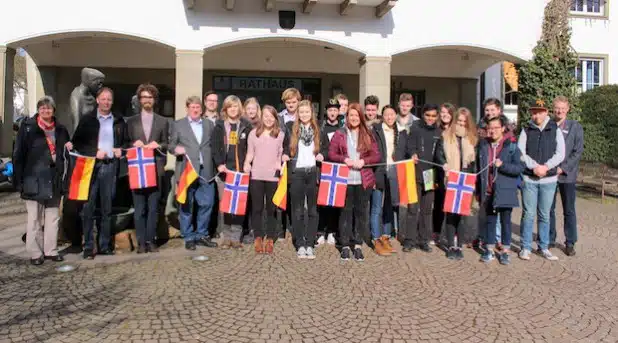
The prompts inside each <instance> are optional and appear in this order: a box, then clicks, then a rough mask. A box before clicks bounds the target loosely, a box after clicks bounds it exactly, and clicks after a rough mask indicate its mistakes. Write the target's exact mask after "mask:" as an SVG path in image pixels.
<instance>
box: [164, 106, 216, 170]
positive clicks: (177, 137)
mask: <svg viewBox="0 0 618 343" xmlns="http://www.w3.org/2000/svg"><path fill="white" fill-rule="evenodd" d="M214 128H215V126H214V124H213V123H212V122H211V121H210V120H208V119H203V120H202V130H203V134H202V143H201V144H199V143H198V140H197V138H196V137H195V134H194V133H193V130H192V129H191V126H190V124H189V118H187V117H185V118H182V119H178V120H176V121H175V122H174V123H173V124H172V129H171V134H170V144H169V149H170V152H171V153H174V150H176V147H177V146H182V147H184V148H185V151H186V156H188V157H189V159H190V160H191V163H193V167H194V168H195V169H196V171H198V172H199V174H200V176H201V177H203V178H205V179H208V180H210V179H212V178H213V177H214V176H215V167H214V161H213V159H212V139H213V137H212V134H213V130H214ZM200 153H201V154H202V159H203V164H202V166H203V168H202V170H201V171H200ZM186 163H187V161H186V158H185V156H177V158H176V170H175V171H174V179H175V180H178V179H179V178H180V175H181V174H182V171H183V170H184V168H185V164H186Z"/></svg>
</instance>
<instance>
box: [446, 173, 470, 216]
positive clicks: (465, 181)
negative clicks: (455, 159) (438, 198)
mask: <svg viewBox="0 0 618 343" xmlns="http://www.w3.org/2000/svg"><path fill="white" fill-rule="evenodd" d="M475 185H476V175H475V174H468V173H462V172H456V171H450V170H449V172H448V183H447V184H446V197H445V198H444V212H448V213H455V214H460V215H463V216H469V215H470V209H471V208H472V198H473V196H474V187H475Z"/></svg>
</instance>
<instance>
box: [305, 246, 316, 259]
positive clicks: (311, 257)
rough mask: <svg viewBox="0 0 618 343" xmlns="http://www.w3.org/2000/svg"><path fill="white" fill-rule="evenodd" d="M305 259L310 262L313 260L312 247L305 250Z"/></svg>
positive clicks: (313, 252)
mask: <svg viewBox="0 0 618 343" xmlns="http://www.w3.org/2000/svg"><path fill="white" fill-rule="evenodd" d="M305 258H307V259H310V260H313V259H315V251H314V250H313V248H312V247H308V248H307V249H306V254H305Z"/></svg>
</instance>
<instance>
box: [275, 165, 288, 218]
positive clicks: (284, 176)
mask: <svg viewBox="0 0 618 343" xmlns="http://www.w3.org/2000/svg"><path fill="white" fill-rule="evenodd" d="M287 200H288V167H287V163H283V168H281V177H280V178H279V183H278V184H277V190H276V191H275V195H274V196H273V204H275V206H277V207H279V208H280V209H282V210H284V211H285V208H286V207H287Z"/></svg>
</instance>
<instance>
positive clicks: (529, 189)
mask: <svg viewBox="0 0 618 343" xmlns="http://www.w3.org/2000/svg"><path fill="white" fill-rule="evenodd" d="M555 193H556V183H555V182H551V183H531V182H525V183H524V185H523V188H522V200H523V205H524V206H523V214H522V216H521V225H520V227H521V241H522V242H521V243H522V248H523V249H526V250H532V231H533V225H534V217H535V215H537V216H538V218H537V225H538V232H539V243H538V245H539V249H541V250H545V249H547V248H548V245H549V212H550V210H551V204H552V202H553V201H554V194H555Z"/></svg>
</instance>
